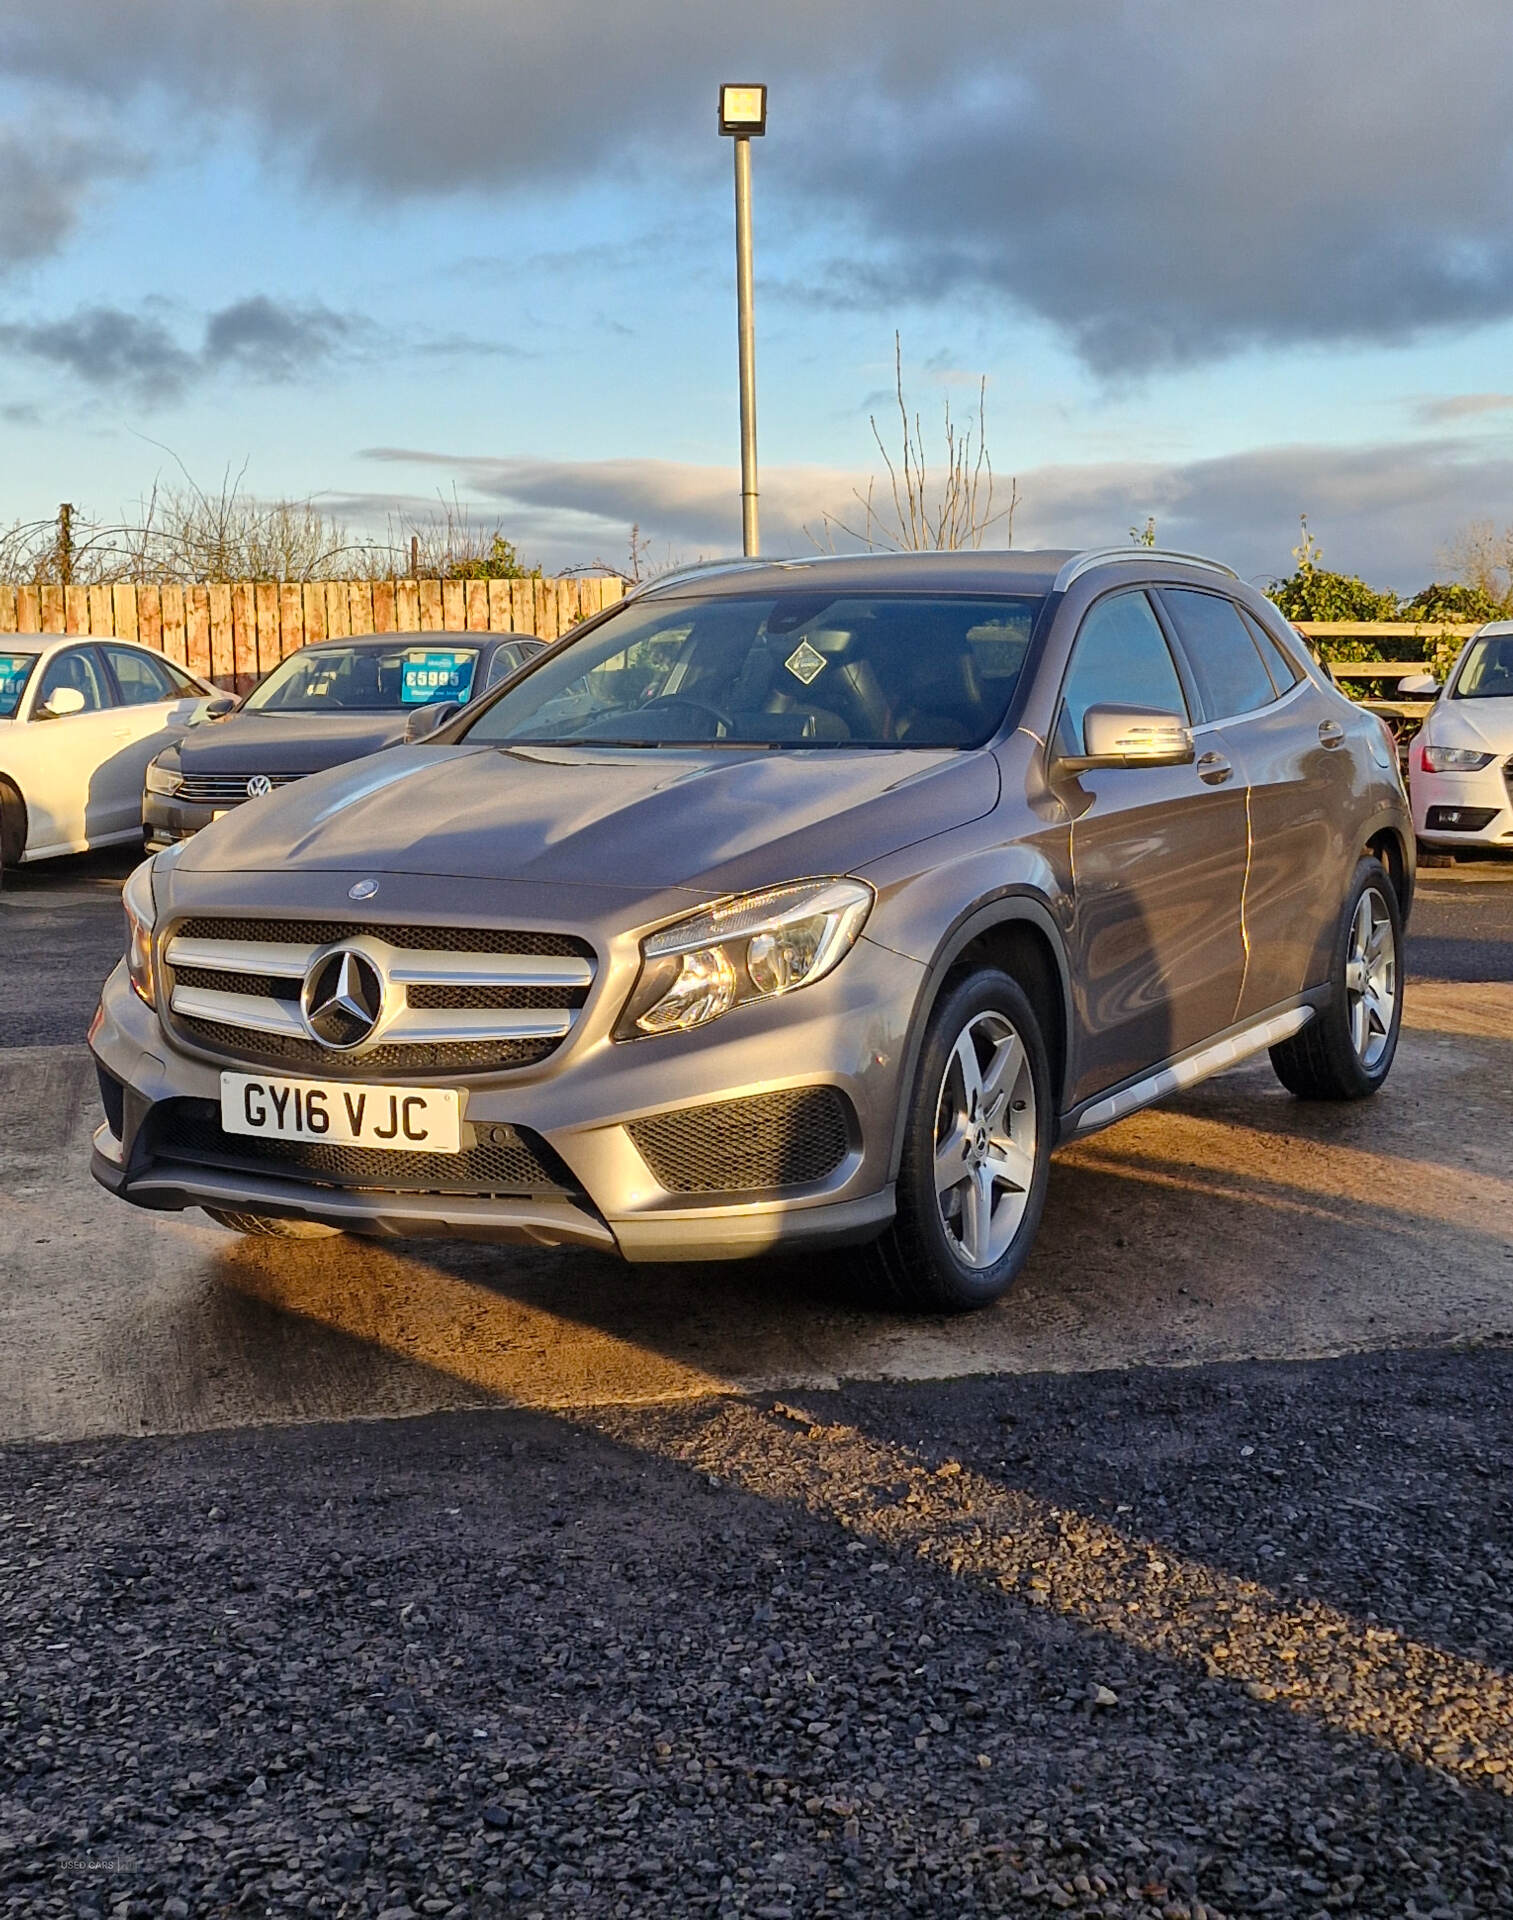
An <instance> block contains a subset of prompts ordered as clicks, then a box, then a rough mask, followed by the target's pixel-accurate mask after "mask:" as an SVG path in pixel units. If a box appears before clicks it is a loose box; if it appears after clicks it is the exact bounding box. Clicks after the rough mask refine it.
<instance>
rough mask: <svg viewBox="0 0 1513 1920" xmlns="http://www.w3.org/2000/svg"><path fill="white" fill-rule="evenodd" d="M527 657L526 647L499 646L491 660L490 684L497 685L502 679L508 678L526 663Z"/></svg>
mask: <svg viewBox="0 0 1513 1920" xmlns="http://www.w3.org/2000/svg"><path fill="white" fill-rule="evenodd" d="M527 657H528V656H527V655H526V651H525V649H524V647H510V646H504V647H499V648H497V649H496V650H495V653H494V658H493V659H492V660H491V661H490V662H489V678H488V685H489V686H491V687H497V686H498V685H499V682H500V681H501V680H508V679H509V677H510V675H511V674H512V673H513V672H514V671H515V669H516V668H517V667H518V666H521V665H522V664H523V663H524V661H525V660H526V658H527Z"/></svg>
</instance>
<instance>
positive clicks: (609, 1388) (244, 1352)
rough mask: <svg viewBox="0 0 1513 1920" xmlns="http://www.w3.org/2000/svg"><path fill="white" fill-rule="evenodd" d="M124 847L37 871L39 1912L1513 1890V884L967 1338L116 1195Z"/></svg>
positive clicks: (1188, 1123) (1086, 1153)
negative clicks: (104, 1015) (102, 1071)
mask: <svg viewBox="0 0 1513 1920" xmlns="http://www.w3.org/2000/svg"><path fill="white" fill-rule="evenodd" d="M128 866H129V861H125V860H121V859H93V860H82V861H74V862H67V863H61V864H60V865H59V866H58V867H55V868H52V869H38V870H37V871H36V872H35V873H24V874H22V875H21V876H19V877H18V879H17V881H16V883H15V884H14V885H13V884H11V882H10V881H9V880H8V882H7V887H6V890H5V892H3V893H0V978H3V979H4V981H5V1007H4V1014H3V1019H0V1116H3V1119H4V1127H3V1129H0V1172H3V1176H4V1178H3V1182H0V1913H3V1914H7V1915H9V1914H15V1915H17V1916H26V1917H27V1920H31V1916H48V1917H51V1916H54V1915H56V1916H79V1915H86V1916H88V1915H96V1914H98V1915H102V1916H103V1915H105V1914H110V1915H111V1916H121V1917H122V1920H137V1917H138V1916H141V1917H142V1920H148V1916H153V1917H154V1920H155V1917H156V1916H159V1915H166V1916H169V1917H170V1920H189V1917H190V1916H194V1917H195V1920H198V1917H199V1916H201V1915H217V1916H219V1915H228V1916H229V1915H233V1914H243V1913H257V1914H286V1913H287V1914H311V1915H330V1916H333V1920H339V1917H340V1916H356V1915H364V1916H387V1920H418V1916H421V1915H442V1916H446V1917H447V1920H463V1916H467V1920H482V1916H486V1915H487V1916H492V1915H506V1914H507V1915H512V1916H513V1915H520V1916H524V1917H526V1920H528V1917H529V1916H532V1915H535V1916H540V1917H541V1920H546V1916H548V1915H553V1916H555V1915H565V1916H579V1915H583V1916H598V1915H606V1916H616V1917H617V1920H618V1917H619V1916H637V1917H639V1916H640V1915H642V1914H651V1913H655V1914H658V1915H673V1916H681V1915H684V1914H689V1915H693V1914H709V1915H718V1916H721V1920H724V1916H735V1915H742V1916H746V1915H750V1916H754V1920H807V1916H811V1915H812V1916H820V1915H836V1916H840V1915H845V1916H852V1915H869V1916H870V1915H873V1914H889V1915H891V1914H895V1913H897V1914H907V1915H920V1916H934V1915H937V1914H941V1913H952V1914H958V1913H960V1914H979V1913H981V1914H1012V1915H1018V1914H1031V1915H1042V1914H1045V1915H1054V1914H1058V1913H1071V1914H1074V1915H1079V1916H1087V1920H1094V1916H1099V1917H1101V1920H1235V1916H1239V1915H1250V1914H1280V1915H1286V1916H1290V1915H1299V1916H1304V1920H1319V1916H1324V1915H1335V1914H1341V1913H1356V1914H1360V1915H1363V1916H1369V1920H1378V1917H1381V1920H1387V1917H1389V1916H1390V1917H1391V1920H1397V1917H1398V1916H1401V1920H1462V1916H1470V1915H1505V1914H1507V1913H1509V1912H1510V1911H1513V1598H1510V1595H1513V1491H1510V1489H1513V1172H1510V1165H1509V1154H1508V1148H1507V1137H1508V1121H1509V1116H1510V1111H1513V1101H1510V1096H1509V1093H1508V1083H1509V1069H1510V1065H1513V869H1503V870H1497V869H1479V868H1457V869H1452V870H1450V871H1448V872H1443V873H1441V872H1435V873H1432V874H1427V875H1425V876H1424V877H1423V883H1422V890H1421V894H1420V899H1419V903H1418V907H1417V910H1416V913H1415V918H1414V923H1413V931H1412V935H1411V938H1410V948H1409V956H1408V958H1409V965H1410V969H1411V971H1412V974H1413V978H1412V979H1411V980H1410V985H1409V991H1408V1000H1407V1029H1406V1031H1405V1035H1404V1040H1403V1045H1402V1048H1401V1050H1400V1053H1399V1056H1398V1060H1397V1063H1396V1066H1395V1069H1394V1072H1393V1075H1392V1078H1391V1080H1390V1081H1389V1083H1388V1086H1387V1088H1386V1089H1385V1090H1384V1092H1383V1093H1382V1095H1381V1096H1379V1097H1378V1098H1377V1099H1376V1100H1375V1101H1372V1102H1368V1103H1365V1104H1364V1105H1362V1106H1356V1107H1348V1108H1334V1107H1330V1108H1324V1107H1313V1106H1307V1105H1304V1104H1302V1103H1299V1102H1296V1101H1293V1100H1291V1099H1290V1098H1289V1097H1288V1096H1287V1095H1286V1094H1284V1093H1283V1091H1282V1089H1281V1088H1280V1087H1279V1086H1278V1085H1277V1083H1276V1081H1275V1080H1274V1078H1273V1077H1272V1075H1271V1073H1270V1070H1269V1068H1268V1067H1267V1065H1266V1064H1265V1062H1264V1061H1262V1062H1261V1063H1260V1064H1252V1065H1250V1066H1247V1067H1244V1068H1241V1069H1239V1070H1237V1071H1236V1072H1234V1073H1231V1074H1229V1075H1226V1076H1224V1077H1223V1078H1221V1079H1218V1080H1214V1081H1211V1082H1209V1083H1207V1084H1206V1085H1204V1086H1203V1087H1200V1088H1197V1089H1195V1090H1193V1091H1192V1092H1191V1093H1190V1094H1188V1095H1187V1096H1185V1097H1184V1098H1182V1099H1181V1100H1178V1101H1173V1102H1170V1103H1168V1104H1167V1105H1165V1106H1163V1107H1161V1108H1158V1109H1155V1110H1152V1111H1151V1112H1149V1113H1146V1114H1142V1115H1139V1116H1136V1117H1135V1118H1134V1119H1132V1120H1129V1121H1126V1122H1124V1123H1123V1124H1121V1125H1120V1126H1118V1127H1116V1128H1113V1129H1111V1130H1110V1131H1109V1132H1107V1133H1105V1134H1102V1135H1100V1136H1097V1137H1096V1138H1094V1139H1092V1140H1089V1141H1086V1142H1084V1143H1082V1144H1080V1145H1078V1146H1076V1147H1074V1148H1072V1149H1071V1150H1069V1151H1067V1152H1066V1153H1064V1154H1063V1155H1062V1156H1060V1158H1059V1159H1058V1162H1057V1164H1056V1168H1055V1170H1054V1173H1053V1178H1052V1188H1051V1197H1050V1201H1049V1204H1048V1206H1047V1211H1046V1218H1045V1225H1044V1227H1043V1230H1042V1235H1041V1241H1040V1245H1039V1247H1038V1248H1037V1251H1036V1254H1035V1257H1034V1259H1033V1261H1032V1263H1031V1265H1030V1268H1029V1270H1028V1271H1027V1273H1026V1274H1025V1276H1024V1278H1023V1281H1022V1283H1021V1285H1020V1286H1019V1287H1018V1288H1016V1289H1015V1291H1014V1292H1013V1293H1012V1294H1011V1296H1010V1297H1009V1298H1008V1299H1007V1300H1006V1301H1005V1302H1003V1303H1002V1304H1001V1305H1000V1306H999V1307H997V1308H996V1309H994V1310H992V1311H990V1312H988V1313H983V1314H978V1315H974V1316H969V1317H967V1318H964V1319H955V1320H949V1321H947V1320H939V1321H933V1320H922V1321H921V1320H907V1319H904V1318H901V1317H898V1316H894V1315H880V1314H878V1313H876V1312H875V1311H872V1310H870V1309H869V1308H868V1307H867V1306H866V1304H865V1303H864V1302H860V1301H858V1300H857V1299H856V1298H855V1297H854V1296H853V1295H852V1294H851V1293H849V1292H848V1290H847V1286H846V1284H845V1282H844V1280H843V1278H842V1276H841V1274H840V1272H839V1270H838V1269H837V1270H831V1269H829V1268H827V1267H826V1266H825V1265H824V1264H823V1263H814V1262H808V1263H804V1264H802V1265H801V1264H798V1263H795V1264H792V1265H788V1266H778V1265H774V1264H771V1263H754V1264H752V1265H749V1266H723V1265H722V1266H717V1267H706V1268H696V1267H688V1268H676V1269H662V1270H658V1269H651V1268H628V1267H623V1266H620V1265H619V1264H618V1263H616V1262H613V1261H610V1260H606V1259H601V1258H597V1257H589V1256H584V1255H581V1254H569V1253H545V1252H536V1253H529V1252H528V1253H522V1252H519V1251H516V1250H505V1249H491V1248H487V1247H468V1246H458V1245H453V1244H450V1243H430V1244H413V1245H406V1246H404V1247H403V1248H398V1249H396V1248H394V1247H378V1246H373V1245H367V1244H364V1243H359V1242H346V1241H328V1242H322V1243H315V1244H312V1245H307V1246H304V1247H300V1246H280V1245H278V1244H277V1243H274V1242H265V1243H260V1242H250V1241H241V1240H238V1239H236V1238H234V1237H233V1236H230V1235H228V1234H225V1233H223V1232H221V1231H220V1230H219V1229H217V1228H214V1227H212V1226H211V1225H209V1223H208V1222H205V1221H204V1220H203V1218H202V1217H201V1216H199V1215H197V1214H188V1215H184V1216H153V1215H147V1214H141V1213H137V1212H135V1211H133V1210H130V1209H127V1208H125V1207H122V1206H120V1205H119V1203H116V1202H114V1201H111V1200H110V1199H109V1198H108V1196H106V1195H105V1194H104V1193H103V1192H101V1191H100V1190H99V1189H98V1188H96V1187H95V1186H94V1185H93V1183H92V1182H91V1181H90V1180H89V1178H88V1174H87V1145H88V1138H89V1134H90V1132H91V1130H92V1128H93V1126H94V1125H95V1124H96V1118H97V1116H96V1110H95V1094H94V1088H93V1078H92V1073H91V1070H90V1065H89V1061H88V1057H87V1054H86V1052H85V1050H84V1048H83V1046H82V1032H83V1028H84V1025H85V1024H86V1023H87V1020H88V1017H89V1014H90V1012H91V1010H92V1006H93V999H94V993H95V990H96V986H97V984H98V981H99V979H100V977H102V976H103V974H104V973H105V972H106V971H107V970H108V969H109V967H110V966H111V965H112V964H114V960H115V957H116V953H117V950H118V947H119V941H120V909H119V905H118V903H117V901H116V898H115V893H116V891H117V890H118V888H119V883H120V879H121V877H122V874H123V873H124V871H125V870H126V868H127V867H128ZM400 1416H403V1417H400Z"/></svg>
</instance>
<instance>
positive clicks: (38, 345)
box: [0, 294, 365, 404]
mask: <svg viewBox="0 0 1513 1920" xmlns="http://www.w3.org/2000/svg"><path fill="white" fill-rule="evenodd" d="M364 324H365V323H363V322H362V321H360V320H358V319H356V318H355V317H353V316H351V315H347V314H338V313H332V312H331V311H330V310H329V309H327V308H325V307H316V306H304V307H301V306H282V305H280V304H279V303H278V302H276V301H274V300H270V299H269V298H268V297H267V296H266V295H264V294H257V295H254V296H253V297H252V298H250V299H246V300H237V301H233V302H232V304H231V305H230V306H226V307H222V308H221V309H220V310H219V311H218V312H215V313H212V314H210V315H209V316H208V317H207V319H206V320H205V322H204V330H203V337H202V339H201V342H200V345H199V346H198V347H197V348H189V347H186V346H184V345H183V344H182V343H181V342H180V340H179V339H178V337H177V336H176V335H175V334H174V332H173V331H172V330H171V329H170V327H169V326H168V325H167V323H166V322H165V321H164V320H163V319H161V318H160V317H158V316H157V315H156V314H154V313H150V312H149V313H146V314H142V313H128V312H127V311H126V310H125V309H124V308H121V307H105V306H100V307H87V308H83V309H81V310H80V311H79V312H78V313H75V314H73V315H71V316H69V317H68V318H67V319H62V320H47V321H40V322H32V323H18V322H11V323H9V324H0V349H5V350H7V351H9V352H11V353H13V354H19V355H22V356H24V357H26V358H28V359H31V360H37V361H41V362H43V363H44V364H46V365H49V366H53V367H56V368H58V369H59V370H60V371H61V372H64V373H67V374H70V375H72V376H73V377H74V378H75V379H76V380H81V381H83V382H84V383H85V384H86V385H87V386H91V387H96V388H101V389H114V390H116V391H119V392H122V393H127V394H130V395H132V396H133V397H134V398H136V399H137V400H139V401H143V402H146V403H148V404H152V403H157V402H163V401H169V400H175V399H178V398H180V397H181V396H182V395H183V394H184V393H185V392H186V391H187V390H188V389H189V388H190V387H192V386H195V385H197V384H199V383H200V382H202V381H205V380H207V379H209V378H211V377H212V376H214V375H217V374H222V373H231V374H236V375H241V376H242V377H244V378H246V379H250V380H256V381H268V382H282V381H288V380H296V379H300V378H302V377H304V376H306V375H308V374H310V373H313V372H315V371H316V370H317V369H318V368H320V367H321V366H322V365H324V364H325V363H327V362H328V361H330V360H331V359H332V358H333V356H334V355H336V354H337V353H338V352H339V351H340V350H341V349H342V348H343V347H345V346H346V345H347V344H348V343H350V342H352V341H353V340H354V339H356V338H357V337H359V336H360V335H361V333H362V331H363V328H364Z"/></svg>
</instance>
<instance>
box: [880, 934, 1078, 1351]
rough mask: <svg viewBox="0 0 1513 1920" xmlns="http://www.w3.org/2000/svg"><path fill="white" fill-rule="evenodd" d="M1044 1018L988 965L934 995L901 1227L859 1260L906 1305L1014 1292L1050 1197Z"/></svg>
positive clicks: (912, 1110) (955, 1303) (916, 1090)
mask: <svg viewBox="0 0 1513 1920" xmlns="http://www.w3.org/2000/svg"><path fill="white" fill-rule="evenodd" d="M1052 1106H1053V1102H1052V1096H1051V1088H1050V1071H1049V1065H1048V1062H1047V1057H1046V1048H1045V1041H1044V1038H1043V1036H1042V1034H1041V1030H1040V1021H1039V1019H1038V1017H1037V1016H1036V1013H1035V1009H1034V1007H1033V1006H1032V1005H1031V1004H1030V1001H1029V999H1028V997H1027V996H1026V994H1025V992H1024V990H1023V988H1021V987H1020V986H1019V984H1018V982H1017V981H1014V980H1012V979H1010V978H1009V976H1008V975H1007V974H1003V973H999V972H998V971H997V970H996V969H993V968H982V969H980V970H979V971H977V972H975V973H971V974H968V975H967V976H966V977H965V978H964V979H963V980H961V981H959V982H958V983H957V984H956V985H955V986H954V987H952V988H950V989H949V990H948V991H947V992H946V993H945V994H944V995H943V996H942V998H941V999H940V1001H939V1002H937V1004H936V1007H935V1010H934V1012H933V1013H932V1014H931V1016H930V1025H929V1029H928V1031H927V1033H926V1036H925V1044H924V1047H923V1048H922V1050H921V1053H920V1059H919V1065H918V1068H917V1070H916V1073H915V1078H914V1087H913V1090H912V1093H911V1096H910V1106H909V1113H908V1117H907V1121H906V1132H905V1136H904V1150H903V1157H902V1160H901V1162H900V1165H899V1175H898V1211H897V1214H896V1216H895V1218H894V1222H893V1225H892V1226H891V1227H890V1228H889V1229H888V1231H887V1232H886V1233H885V1234H884V1235H883V1236H882V1238H881V1239H880V1240H877V1241H875V1242H874V1243H873V1244H872V1245H871V1246H869V1247H866V1248H864V1249H863V1250H862V1253H861V1256H860V1257H861V1260H862V1264H863V1267H864V1271H865V1274H866V1277H867V1279H868V1280H869V1281H870V1282H871V1284H872V1285H873V1287H874V1288H875V1287H877V1286H879V1285H880V1286H881V1287H882V1288H883V1289H884V1290H886V1292H887V1293H888V1294H889V1296H890V1297H891V1298H893V1299H894V1300H896V1301H898V1302H899V1303H900V1304H901V1305H905V1306H909V1307H913V1308H917V1309H920V1310H922V1311H926V1312H935V1313H941V1312H945V1313H959V1312H962V1311H965V1310H966V1309H968V1308H971V1307H981V1306H986V1305H988V1304H989V1302H991V1301H993V1300H997V1299H998V1298H999V1297H1000V1296H1001V1295H1002V1294H1003V1293H1004V1292H1006V1291H1007V1289H1008V1287H1009V1286H1010V1284H1011V1283H1012V1282H1013V1280H1014V1279H1015V1277H1016V1276H1017V1275H1018V1273H1019V1270H1020V1268H1021V1267H1022V1266H1023V1265H1024V1263H1025V1259H1026V1258H1027V1256H1028V1254H1029V1251H1030V1247H1031V1245H1032V1244H1033V1242H1034V1239H1035V1231H1036V1228H1037V1227H1038V1226H1039V1224H1040V1212H1041V1208H1042V1206H1043V1205H1044V1203H1045V1188H1046V1179H1047V1176H1048V1170H1049V1161H1050V1149H1051V1137H1052V1136H1051V1127H1052V1119H1053V1115H1052Z"/></svg>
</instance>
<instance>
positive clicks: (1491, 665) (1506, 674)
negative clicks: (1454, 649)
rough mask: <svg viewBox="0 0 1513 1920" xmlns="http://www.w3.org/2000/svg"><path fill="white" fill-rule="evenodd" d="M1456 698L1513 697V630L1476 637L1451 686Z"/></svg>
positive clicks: (1495, 698) (1504, 698)
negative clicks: (1480, 637) (1512, 631)
mask: <svg viewBox="0 0 1513 1920" xmlns="http://www.w3.org/2000/svg"><path fill="white" fill-rule="evenodd" d="M1450 698H1451V699H1452V700H1510V699H1513V633H1490V634H1488V635H1487V636H1486V638H1485V639H1483V640H1473V641H1472V642H1471V644H1470V646H1469V647H1467V649H1466V657H1465V659H1464V660H1463V661H1462V662H1461V669H1460V672H1459V673H1458V674H1456V676H1455V685H1454V686H1453V687H1452V688H1451V689H1450Z"/></svg>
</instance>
